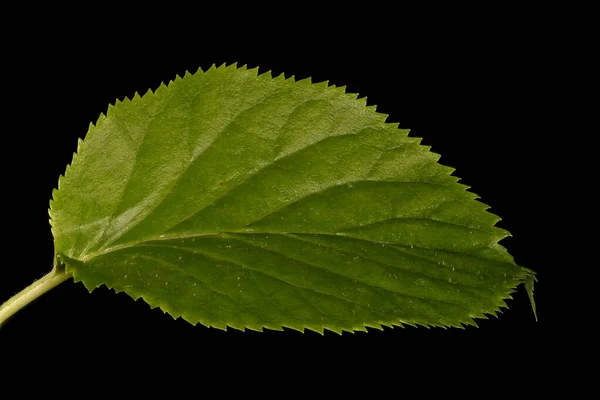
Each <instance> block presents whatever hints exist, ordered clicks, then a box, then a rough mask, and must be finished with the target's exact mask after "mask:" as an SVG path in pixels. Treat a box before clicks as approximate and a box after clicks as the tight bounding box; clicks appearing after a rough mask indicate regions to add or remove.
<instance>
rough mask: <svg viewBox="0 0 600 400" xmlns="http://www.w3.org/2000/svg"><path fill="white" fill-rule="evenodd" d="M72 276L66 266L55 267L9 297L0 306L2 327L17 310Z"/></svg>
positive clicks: (0, 324) (0, 323)
mask: <svg viewBox="0 0 600 400" xmlns="http://www.w3.org/2000/svg"><path fill="white" fill-rule="evenodd" d="M71 277H72V275H71V274H70V273H68V272H67V271H65V269H64V267H63V268H60V267H59V268H56V267H55V268H54V269H53V270H52V271H50V273H48V274H47V275H45V276H44V277H43V278H42V279H39V280H37V281H35V282H33V283H32V284H31V285H29V286H28V287H26V288H25V289H23V290H22V291H20V292H19V293H17V294H16V295H14V296H13V297H11V298H10V299H8V301H7V302H6V303H4V304H2V305H1V306H0V327H1V326H2V324H3V323H5V322H6V321H7V320H8V319H9V318H10V317H12V316H13V315H14V314H15V313H16V312H17V311H19V310H21V309H22V308H23V307H25V306H27V305H28V304H29V303H31V302H32V301H34V300H35V299H37V298H38V297H40V296H41V295H43V294H44V293H46V292H47V291H49V290H50V289H52V288H54V287H56V286H58V285H60V284H61V283H63V282H64V281H66V280H67V279H69V278H71Z"/></svg>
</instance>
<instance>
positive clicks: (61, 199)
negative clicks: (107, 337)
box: [50, 65, 533, 333]
mask: <svg viewBox="0 0 600 400" xmlns="http://www.w3.org/2000/svg"><path fill="white" fill-rule="evenodd" d="M385 118H386V116H385V115H382V114H379V113H377V112H375V110H374V108H373V107H366V104H365V99H356V95H350V94H346V93H345V91H344V89H343V88H335V87H330V86H328V85H327V83H319V84H313V83H311V82H310V81H309V80H303V81H295V80H294V79H293V78H291V79H285V78H284V77H283V76H280V77H277V78H272V77H271V75H270V74H268V73H267V74H262V75H258V74H257V70H256V69H254V70H247V69H246V68H243V67H242V68H237V67H236V66H235V65H232V66H228V67H226V66H222V67H219V68H215V67H213V68H211V69H209V70H207V71H205V72H204V71H198V72H197V73H196V74H193V75H191V74H186V75H185V76H184V77H183V78H179V77H178V78H177V79H176V80H175V81H173V82H171V83H170V84H169V85H168V86H166V85H161V86H160V87H159V88H158V89H157V90H156V91H155V92H148V93H147V94H146V95H144V96H143V97H140V96H139V95H136V96H135V97H134V98H133V99H132V100H129V99H125V100H124V101H123V102H117V103H116V104H115V105H114V106H109V109H108V112H107V115H106V116H104V115H102V116H101V117H100V119H99V120H98V121H97V123H96V124H95V125H91V126H90V129H89V131H88V133H87V136H86V139H85V141H80V143H79V146H78V152H77V154H75V155H74V158H73V162H72V164H71V165H70V166H68V167H67V170H66V172H65V175H64V176H61V178H60V179H59V187H58V189H57V190H55V191H54V193H53V200H52V201H51V207H50V216H51V224H52V231H53V235H54V238H55V252H56V262H58V263H62V264H64V265H65V266H66V268H67V271H69V272H71V273H72V274H73V275H74V278H75V280H76V281H82V282H83V284H84V285H85V286H86V287H87V288H88V289H89V290H93V289H94V288H96V287H98V286H100V285H102V284H106V285H107V286H108V287H109V288H114V289H115V290H116V291H118V292H121V291H124V292H126V293H127V294H129V295H130V296H131V297H133V298H134V299H138V298H140V297H141V298H143V299H144V300H145V301H146V302H148V303H149V304H150V305H151V306H152V307H160V308H161V309H162V310H163V311H165V312H168V313H169V314H171V315H172V316H173V317H175V318H177V317H182V318H184V319H185V320H187V321H189V322H191V323H193V324H195V323H198V322H200V323H202V324H204V325H206V326H213V327H217V328H222V329H225V328H226V327H227V326H230V327H233V328H237V329H244V328H249V329H253V330H262V329H263V328H269V329H281V328H282V327H289V328H293V329H297V330H303V329H311V330H315V331H317V332H323V330H324V329H329V330H332V331H335V332H338V333H339V332H342V331H344V330H345V331H356V330H365V327H376V328H380V327H381V326H382V325H385V326H392V325H402V324H409V325H417V324H418V325H424V326H456V327H460V326H461V324H474V321H473V319H474V318H485V314H486V313H487V314H495V313H496V312H497V311H499V309H500V307H502V306H505V303H504V299H507V298H509V297H510V296H509V295H510V293H511V292H512V291H514V289H515V287H516V286H517V285H518V284H520V283H522V282H525V281H528V282H529V280H531V278H532V277H533V273H532V272H531V271H530V270H528V269H525V268H522V267H519V266H517V265H516V264H515V263H514V261H513V259H512V257H511V256H510V255H509V254H508V253H507V252H506V250H505V249H504V248H503V247H502V246H501V245H499V244H498V241H499V240H501V239H502V238H504V237H506V236H508V232H506V231H504V230H502V229H499V228H496V227H494V225H495V223H496V222H498V221H499V218H498V217H496V216H494V215H492V214H490V213H488V212H487V211H486V209H487V208H488V207H487V206H486V205H484V204H483V203H481V202H479V201H477V200H476V197H477V196H476V195H475V194H473V193H471V192H468V191H467V190H466V189H467V187H466V186H464V185H461V184H459V183H457V180H458V178H456V177H454V176H451V173H452V171H453V170H452V169H450V168H447V167H444V166H442V165H440V164H438V163H437V160H438V158H439V156H438V155H436V154H434V153H431V152H430V151H429V148H428V147H425V146H421V145H420V144H419V140H420V139H418V138H412V137H409V136H408V131H407V130H401V129H398V127H397V125H393V124H388V123H386V122H385Z"/></svg>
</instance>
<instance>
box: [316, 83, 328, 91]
mask: <svg viewBox="0 0 600 400" xmlns="http://www.w3.org/2000/svg"><path fill="white" fill-rule="evenodd" d="M313 86H314V87H315V88H316V89H320V90H327V89H328V88H329V81H321V82H315V83H313Z"/></svg>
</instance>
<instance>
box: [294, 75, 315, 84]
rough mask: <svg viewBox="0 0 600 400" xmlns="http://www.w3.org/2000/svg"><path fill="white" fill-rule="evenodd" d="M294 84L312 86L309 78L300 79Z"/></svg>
mask: <svg viewBox="0 0 600 400" xmlns="http://www.w3.org/2000/svg"><path fill="white" fill-rule="evenodd" d="M296 83H297V84H299V85H306V86H310V85H312V84H313V83H312V78H311V77H310V76H309V77H308V78H303V79H300V80H299V81H296Z"/></svg>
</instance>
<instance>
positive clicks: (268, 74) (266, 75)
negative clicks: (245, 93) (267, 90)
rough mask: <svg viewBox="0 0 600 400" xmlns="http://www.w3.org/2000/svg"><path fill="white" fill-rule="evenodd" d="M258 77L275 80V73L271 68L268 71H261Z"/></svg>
mask: <svg viewBox="0 0 600 400" xmlns="http://www.w3.org/2000/svg"><path fill="white" fill-rule="evenodd" d="M258 77H259V78H261V79H265V80H269V81H271V80H273V73H272V72H271V70H268V71H266V72H261V73H260V74H259V75H258Z"/></svg>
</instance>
